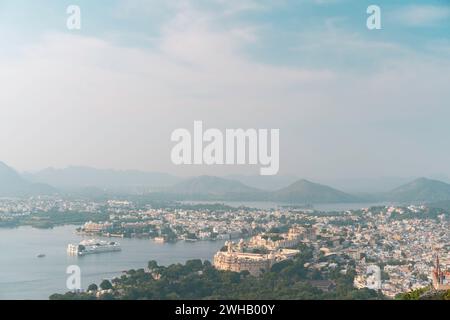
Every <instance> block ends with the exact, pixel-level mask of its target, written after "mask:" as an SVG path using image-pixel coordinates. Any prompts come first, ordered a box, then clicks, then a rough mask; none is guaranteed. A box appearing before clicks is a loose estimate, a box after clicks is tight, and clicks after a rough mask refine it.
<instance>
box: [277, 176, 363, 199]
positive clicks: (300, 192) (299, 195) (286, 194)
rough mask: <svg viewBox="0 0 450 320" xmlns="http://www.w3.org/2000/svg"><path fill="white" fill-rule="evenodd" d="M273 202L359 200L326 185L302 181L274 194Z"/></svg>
mask: <svg viewBox="0 0 450 320" xmlns="http://www.w3.org/2000/svg"><path fill="white" fill-rule="evenodd" d="M272 200H273V201H280V202H291V203H339V202H355V201H358V200H359V198H357V197H355V196H352V195H350V194H347V193H345V192H342V191H339V190H336V189H333V188H331V187H328V186H325V185H321V184H318V183H313V182H311V181H308V180H304V179H301V180H298V181H296V182H294V183H293V184H291V185H290V186H288V187H286V188H282V189H280V190H278V191H276V192H274V193H273V194H272Z"/></svg>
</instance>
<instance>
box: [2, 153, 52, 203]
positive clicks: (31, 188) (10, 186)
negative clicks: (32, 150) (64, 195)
mask: <svg viewBox="0 0 450 320" xmlns="http://www.w3.org/2000/svg"><path fill="white" fill-rule="evenodd" d="M56 192H57V190H56V189H55V188H54V187H52V186H50V185H48V184H45V183H32V182H29V181H27V180H26V179H24V178H23V177H22V176H21V175H20V174H19V173H18V172H17V171H15V170H14V169H13V168H11V167H9V166H8V165H6V164H5V163H3V162H1V161H0V196H2V197H17V196H32V195H41V194H53V193H56Z"/></svg>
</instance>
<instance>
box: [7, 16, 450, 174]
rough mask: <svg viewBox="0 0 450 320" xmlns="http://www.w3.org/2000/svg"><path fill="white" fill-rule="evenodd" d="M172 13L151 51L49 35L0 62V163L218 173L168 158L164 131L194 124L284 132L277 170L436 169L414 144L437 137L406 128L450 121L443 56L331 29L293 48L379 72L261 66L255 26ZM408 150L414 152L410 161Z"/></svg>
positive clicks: (435, 154)
mask: <svg viewBox="0 0 450 320" xmlns="http://www.w3.org/2000/svg"><path fill="white" fill-rule="evenodd" d="M177 12H178V13H177V15H176V16H175V18H174V19H172V20H171V21H170V22H169V23H168V24H166V25H165V26H164V27H163V28H162V36H161V38H160V39H158V41H156V42H155V44H156V46H155V47H152V48H147V49H143V48H127V47H121V46H119V45H116V44H114V43H111V42H108V41H106V40H101V39H97V38H91V37H83V36H73V35H69V34H61V33H55V34H49V35H47V36H45V37H44V38H42V39H41V41H40V42H39V43H35V44H32V45H31V44H30V45H29V46H26V47H24V48H22V51H21V54H20V55H16V56H14V57H11V56H9V57H5V56H1V55H0V70H2V72H1V73H0V86H1V88H2V94H1V95H0V145H2V149H1V150H0V159H1V160H3V161H6V162H8V163H10V164H11V165H13V166H16V167H19V168H21V169H30V168H31V169H32V168H39V167H45V166H49V165H52V166H64V165H69V164H76V165H92V166H97V167H114V168H138V169H145V170H164V171H171V170H174V171H175V173H181V174H200V173H209V174H218V173H221V172H223V171H219V170H218V169H217V168H214V167H212V168H206V169H205V168H204V167H192V168H175V167H174V166H172V165H171V162H170V148H171V143H170V141H169V138H170V133H171V132H172V130H174V129H176V128H179V127H188V128H190V126H191V125H192V123H193V121H194V120H203V121H204V124H205V125H206V126H210V127H219V128H225V127H227V128H237V127H244V128H248V127H253V128H280V129H281V158H282V159H281V167H280V172H293V173H296V174H298V175H299V176H302V175H306V174H307V175H308V176H310V177H312V176H314V175H315V176H318V177H320V176H321V175H322V177H324V176H332V175H338V174H350V173H351V174H354V175H358V174H360V175H362V176H366V175H367V172H371V173H372V174H374V175H376V174H377V173H382V174H384V175H386V174H390V172H389V168H391V170H392V171H391V172H393V173H395V174H397V175H402V174H409V173H410V172H412V171H413V170H416V171H415V172H417V171H420V170H421V169H423V168H426V167H429V164H430V163H433V164H434V165H435V167H436V170H443V171H445V166H446V164H447V163H448V161H450V156H449V155H448V153H446V151H445V150H448V148H445V147H444V146H443V145H441V146H440V147H439V148H438V151H436V150H433V149H432V148H433V147H432V145H431V146H430V147H428V146H427V144H426V143H424V142H423V141H421V140H416V139H430V140H432V138H433V137H434V135H433V130H428V131H427V130H424V132H421V131H419V133H414V132H413V131H414V130H415V129H417V128H420V129H423V128H422V127H421V125H422V123H423V121H428V122H430V121H431V122H434V123H436V122H438V121H439V119H445V118H446V116H448V111H447V109H448V105H447V101H449V98H450V97H449V92H448V88H447V87H448V83H449V82H450V79H449V77H450V65H449V62H448V61H447V62H446V61H445V60H440V59H438V58H436V57H435V56H431V57H429V58H427V59H422V58H421V57H420V56H419V55H416V54H414V53H413V52H409V51H405V49H404V48H402V47H400V46H398V45H393V44H390V43H381V42H370V41H367V40H364V39H363V38H361V37H359V36H357V35H355V34H350V35H349V34H344V33H340V32H339V30H337V31H336V30H335V31H333V32H335V33H332V31H331V30H327V32H328V33H322V34H318V33H315V34H313V33H310V34H309V35H308V36H303V37H301V38H300V39H299V42H300V43H301V45H300V50H306V51H308V52H310V53H319V52H321V50H325V51H328V57H331V58H330V59H335V61H337V59H339V58H342V57H343V56H346V57H352V55H353V57H356V56H358V55H359V54H364V53H366V54H368V55H369V57H370V54H373V52H374V51H376V52H377V54H376V56H377V59H379V62H380V64H379V67H378V68H376V69H371V70H369V71H367V70H363V71H361V72H355V71H354V70H351V69H349V70H335V71H332V70H327V69H320V68H315V69H313V68H301V67H294V66H290V67H287V66H276V65H269V64H264V63H261V62H258V61H255V60H253V59H252V58H251V57H249V56H247V55H246V54H244V53H243V51H242V48H243V47H245V46H247V45H248V44H249V43H253V42H254V41H258V34H257V32H256V31H255V30H254V29H251V28H250V29H243V31H242V30H239V28H242V26H238V27H233V28H230V29H229V30H226V29H220V30H217V29H216V28H214V27H211V24H212V20H214V16H211V15H210V14H204V13H202V12H199V11H198V10H196V9H193V8H192V7H184V8H179V9H178V11H177ZM243 33H244V34H245V33H247V35H246V36H242V34H243ZM394 53H395V54H394ZM383 55H385V56H386V57H385V58H384V59H381V57H382V56H383ZM437 125H439V124H437ZM446 128H447V127H446ZM441 130H444V129H441ZM444 136H445V135H444ZM380 148H381V149H382V151H380ZM428 148H430V149H428ZM406 149H408V150H415V151H418V152H417V153H416V152H415V155H414V157H411V156H410V154H408V152H405V150H406ZM439 150H440V151H439ZM420 151H431V152H430V153H426V152H420ZM433 151H434V152H433ZM431 157H433V158H434V157H440V159H442V162H440V163H439V164H438V163H435V162H434V160H433V159H430V158H431ZM430 161H431V162H430ZM405 163H407V165H406V164H405ZM226 169H227V170H229V171H228V172H227V173H231V172H236V170H238V171H240V172H247V173H248V171H246V169H245V168H244V169H243V168H241V167H239V168H236V167H231V168H226ZM208 170H209V171H208ZM220 170H223V168H220Z"/></svg>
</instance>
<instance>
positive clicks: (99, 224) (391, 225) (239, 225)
mask: <svg viewBox="0 0 450 320" xmlns="http://www.w3.org/2000/svg"><path fill="white" fill-rule="evenodd" d="M74 217H75V218H74ZM449 217H450V216H449V214H448V212H447V211H446V210H444V209H437V208H431V207H428V206H425V205H409V206H397V205H396V206H394V205H383V206H376V207H370V208H366V209H360V210H347V211H336V212H320V211H315V210H314V209H313V208H301V207H294V206H292V207H289V206H283V207H281V206H280V207H278V208H276V209H255V208H249V207H238V208H234V207H230V206H227V205H224V204H203V205H202V204H189V203H178V202H173V203H172V202H170V203H169V202H168V203H159V204H158V205H155V204H151V203H141V202H139V201H133V200H118V199H114V200H112V199H109V200H102V201H93V200H80V199H78V200H73V199H65V198H60V197H33V198H29V199H20V200H19V199H2V200H1V201H0V226H2V227H17V226H20V225H31V226H34V227H38V228H51V227H53V226H55V225H58V224H73V225H74V228H73V231H74V232H76V233H78V234H82V235H85V236H90V237H100V238H107V237H119V238H144V239H147V240H143V241H155V242H158V243H164V242H177V241H190V242H196V241H220V242H222V243H223V248H222V249H221V250H220V251H219V252H217V253H216V255H215V256H214V257H211V262H212V266H213V267H214V268H216V269H217V270H223V271H233V272H240V273H242V272H248V273H249V274H250V275H251V276H253V277H261V275H262V274H264V273H267V272H269V271H271V270H272V269H273V268H276V267H275V266H276V265H280V264H282V263H285V261H289V260H294V261H295V257H297V256H299V255H301V254H302V253H304V252H306V251H307V252H309V253H310V255H309V256H307V258H306V256H303V259H304V260H302V263H303V265H302V268H305V270H307V272H310V274H311V275H312V276H311V277H310V279H309V280H308V284H309V285H311V286H313V287H315V288H317V289H320V290H322V291H323V292H329V291H333V290H334V288H335V287H336V280H335V278H333V277H332V276H331V275H332V274H336V273H339V274H342V275H345V274H349V273H352V274H353V277H352V283H353V287H354V288H355V289H364V288H366V289H370V290H374V291H376V292H379V293H381V295H382V296H383V297H384V298H387V299H389V298H396V297H398V296H399V295H401V294H405V293H408V292H411V291H414V290H421V289H423V288H427V287H429V288H434V289H441V290H442V289H445V290H447V288H448V284H449V276H448V267H449V266H450V256H449V246H450V245H449V243H450V234H449V230H450V229H449ZM436 261H438V262H437V264H438V265H436ZM142 267H143V268H145V267H147V266H142ZM436 270H438V272H439V274H438V276H437V278H436V276H435V277H434V276H433V275H434V274H435V273H436ZM147 272H150V271H147ZM153 274H154V272H153ZM109 290H111V289H109ZM99 292H101V291H99ZM105 292H106V293H108V292H110V291H108V290H106V291H105ZM97 294H98V292H97Z"/></svg>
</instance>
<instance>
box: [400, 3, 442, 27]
mask: <svg viewBox="0 0 450 320" xmlns="http://www.w3.org/2000/svg"><path fill="white" fill-rule="evenodd" d="M393 18H394V19H395V20H396V21H398V22H400V23H403V24H405V25H408V26H429V25H433V24H435V23H438V22H440V21H442V20H444V19H449V18H450V8H449V7H448V6H445V7H444V6H434V5H410V6H405V7H400V8H399V9H398V10H397V11H396V12H395V13H394V14H393Z"/></svg>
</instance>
